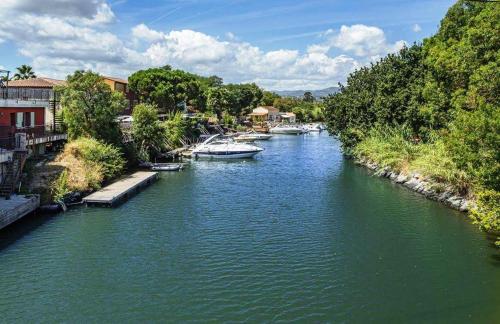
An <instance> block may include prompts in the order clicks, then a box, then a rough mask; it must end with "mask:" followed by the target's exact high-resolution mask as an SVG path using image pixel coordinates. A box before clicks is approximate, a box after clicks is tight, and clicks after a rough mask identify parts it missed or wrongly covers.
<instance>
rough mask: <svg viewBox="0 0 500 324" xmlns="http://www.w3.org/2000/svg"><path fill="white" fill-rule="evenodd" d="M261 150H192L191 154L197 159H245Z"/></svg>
mask: <svg viewBox="0 0 500 324" xmlns="http://www.w3.org/2000/svg"><path fill="white" fill-rule="evenodd" d="M259 152H261V151H252V152H193V156H194V157H196V158H199V159H245V158H251V157H254V156H255V155H256V154H257V153H259Z"/></svg>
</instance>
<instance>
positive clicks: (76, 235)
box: [0, 134, 500, 323]
mask: <svg viewBox="0 0 500 324" xmlns="http://www.w3.org/2000/svg"><path fill="white" fill-rule="evenodd" d="M261 145H262V146H263V147H265V149H266V150H265V151H264V152H263V153H262V154H260V155H259V156H258V157H256V159H255V160H245V161H233V162H224V161H222V162H220V161H201V160H200V161H192V162H191V163H190V166H189V167H188V168H187V169H186V170H184V171H182V172H178V173H168V174H167V173H165V174H163V175H162V178H161V179H160V180H159V181H158V182H157V183H155V184H154V185H152V186H151V187H149V188H147V189H146V190H144V191H143V192H141V193H140V194H139V195H137V196H135V197H134V198H132V199H131V200H129V201H128V202H126V203H125V204H123V205H121V206H119V207H118V208H115V209H106V208H97V207H96V208H94V207H92V208H86V207H81V208H76V209H73V210H70V211H69V212H66V213H63V214H59V215H56V216H50V217H42V216H36V217H29V218H27V219H24V220H22V221H20V222H18V223H16V224H14V225H13V226H10V227H8V228H7V229H5V230H3V231H0V314H1V318H0V322H6V323H7V322H27V321H28V322H61V321H64V322H143V321H144V322H160V321H165V320H167V321H170V322H185V321H200V322H222V321H252V322H262V321H291V320H298V321H303V322H325V321H334V322H340V321H354V322H364V321H377V322H387V321H390V322H409V321H413V322H428V321H442V322H451V321H453V322H470V321H476V322H484V323H493V322H494V321H498V320H499V319H500V258H499V255H498V252H497V251H496V250H495V249H494V248H493V247H492V242H491V241H489V240H488V239H487V238H486V235H485V234H484V233H482V232H480V231H479V230H478V229H477V227H476V226H475V225H472V224H471V223H470V222H469V221H467V220H466V219H465V215H464V214H461V213H459V212H455V211H453V210H451V209H448V208H446V207H444V206H441V205H440V204H439V203H436V202H434V201H429V200H426V199H425V198H423V197H422V196H420V195H418V194H416V193H414V192H412V191H409V190H407V189H406V188H402V187H401V186H398V185H395V184H392V183H391V182H390V181H388V180H387V179H380V178H377V177H373V176H371V175H370V173H369V172H368V171H367V170H366V169H364V168H362V167H358V166H355V165H354V164H353V162H352V161H348V160H345V159H343V157H342V155H341V152H340V149H339V143H338V142H337V141H336V140H335V139H334V138H332V137H329V136H328V135H326V134H321V135H317V134H313V135H305V136H275V138H273V139H272V140H270V141H268V142H263V143H261Z"/></svg>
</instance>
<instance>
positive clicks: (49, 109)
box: [0, 78, 66, 128]
mask: <svg viewBox="0 0 500 324" xmlns="http://www.w3.org/2000/svg"><path fill="white" fill-rule="evenodd" d="M65 83H66V81H63V80H56V79H50V78H33V79H26V80H12V81H9V82H8V83H6V87H4V88H2V89H1V90H2V95H1V96H0V98H1V99H3V101H2V102H0V109H1V110H0V126H16V127H18V128H20V127H35V126H36V127H38V128H40V127H41V126H45V127H49V128H56V118H55V117H56V112H57V111H58V110H59V109H60V105H59V98H57V95H56V93H55V91H54V88H55V87H56V86H59V85H64V84H65ZM7 89H8V90H7Z"/></svg>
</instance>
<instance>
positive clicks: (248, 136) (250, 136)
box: [234, 132, 273, 142]
mask: <svg viewBox="0 0 500 324" xmlns="http://www.w3.org/2000/svg"><path fill="white" fill-rule="evenodd" d="M271 137H273V135H270V134H261V133H257V132H248V133H243V134H240V135H237V136H236V137H234V140H235V141H236V142H254V141H267V140H269V139H271Z"/></svg>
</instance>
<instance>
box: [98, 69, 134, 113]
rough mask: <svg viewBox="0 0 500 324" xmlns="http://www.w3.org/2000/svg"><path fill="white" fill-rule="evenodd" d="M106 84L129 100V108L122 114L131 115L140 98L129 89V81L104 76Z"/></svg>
mask: <svg viewBox="0 0 500 324" xmlns="http://www.w3.org/2000/svg"><path fill="white" fill-rule="evenodd" d="M102 78H103V79H104V82H105V83H106V84H107V85H109V87H110V88H111V90H113V91H119V92H121V93H123V95H124V96H125V98H126V99H127V102H128V106H127V108H126V109H125V110H124V111H123V112H122V114H123V115H131V114H132V110H133V108H134V106H135V105H137V103H138V98H137V96H136V94H135V93H134V92H133V91H131V90H130V89H129V87H128V81H127V80H125V79H120V78H115V77H110V76H103V77H102Z"/></svg>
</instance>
